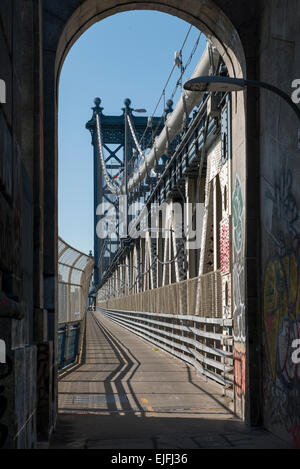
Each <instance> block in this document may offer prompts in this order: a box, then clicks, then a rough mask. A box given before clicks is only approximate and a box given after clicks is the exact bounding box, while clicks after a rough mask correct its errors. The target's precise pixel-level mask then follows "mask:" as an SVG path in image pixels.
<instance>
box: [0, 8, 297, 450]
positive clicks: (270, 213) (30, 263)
mask: <svg viewBox="0 0 300 469" xmlns="http://www.w3.org/2000/svg"><path fill="white" fill-rule="evenodd" d="M136 8H144V9H156V10H160V11H164V12H167V13H171V14H174V15H177V16H179V17H180V18H182V19H185V20H187V21H189V22H191V23H192V24H194V25H195V26H198V27H199V28H201V29H202V30H203V32H204V33H205V34H206V35H208V36H210V37H211V38H212V40H213V41H214V43H215V44H216V45H217V46H218V48H219V51H220V53H221V54H222V55H223V57H224V60H225V62H226V64H227V66H228V68H229V71H230V74H231V75H232V76H244V77H247V78H253V79H264V80H266V81H270V82H271V83H273V84H278V85H279V86H280V87H281V88H283V89H285V90H286V91H287V92H290V91H291V88H290V84H291V81H292V80H293V79H294V78H300V77H297V70H298V69H299V56H300V54H299V27H298V25H299V19H300V18H299V6H298V1H297V0H260V1H256V0H253V1H251V2H249V1H248V0H239V1H238V2H237V1H236V0H186V1H184V2H178V1H177V0H168V1H165V2H160V1H159V0H152V1H148V2H143V1H139V0H136V1H135V2H134V3H130V2H128V4H124V2H121V1H118V0H85V1H82V0H63V1H62V0H2V1H1V2H0V19H1V21H0V64H1V69H0V74H1V76H0V78H1V79H4V80H5V81H6V84H7V104H5V105H2V106H1V107H0V132H1V138H0V181H1V184H0V211H1V220H0V224H1V230H0V232H1V236H0V259H1V260H0V271H1V272H0V278H1V285H0V290H1V295H5V296H1V298H3V300H2V299H1V301H2V303H1V308H0V331H1V336H0V338H1V339H5V340H6V341H7V350H8V365H7V366H5V367H4V368H3V367H2V365H0V367H1V368H0V380H1V381H0V385H1V386H0V398H1V399H0V418H1V424H0V425H1V426H0V432H1V434H0V445H1V446H20V447H21V446H22V447H29V446H31V445H34V444H35V440H36V431H35V425H36V423H37V422H38V433H39V438H43V437H44V438H47V437H48V436H49V433H50V432H51V428H52V426H53V424H54V422H53V417H52V416H53V415H55V411H56V407H55V393H56V385H55V381H53V379H52V378H53V376H55V373H56V370H55V366H53V363H55V360H56V358H55V356H56V344H55V342H56V334H55V331H56V321H57V319H56V311H57V300H56V298H57V285H56V278H57V257H56V256H57V253H56V243H57V90H58V80H59V72H60V70H61V67H62V64H63V61H64V58H65V57H66V54H67V53H68V50H69V49H70V47H71V46H72V44H73V43H74V42H75V41H76V39H77V38H78V37H79V36H80V35H81V34H82V33H83V32H84V31H85V30H86V29H87V28H88V27H89V26H91V25H92V24H93V23H95V22H96V21H98V20H101V19H102V18H104V17H106V16H109V15H111V14H113V13H116V12H118V11H126V10H131V9H136ZM297 8H298V11H297ZM297 67H298V68H297ZM298 127H299V125H298V123H297V122H296V120H295V117H294V116H293V115H292V113H290V112H289V110H288V109H287V108H286V105H285V104H284V103H283V102H282V101H281V100H280V99H279V98H278V99H277V98H275V97H274V95H271V94H270V93H267V92H261V93H259V92H258V91H257V90H250V89H249V90H248V91H247V92H246V93H244V94H243V93H241V94H238V95H235V94H234V95H233V142H232V143H233V161H232V197H233V198H232V204H233V238H234V239H236V243H234V257H233V270H234V276H233V282H232V283H233V285H232V288H233V299H234V305H233V306H234V311H235V315H236V324H237V325H239V327H237V328H236V331H235V335H236V337H235V339H236V340H235V348H236V365H235V366H236V381H237V390H238V393H237V395H236V403H237V411H238V413H239V414H240V415H242V416H243V417H244V418H245V420H246V421H247V422H249V423H252V424H259V423H262V422H263V423H264V424H265V425H266V426H267V427H268V428H270V429H271V430H272V431H275V432H277V433H278V434H280V435H281V436H283V437H284V438H287V439H288V440H289V441H291V440H293V441H294V442H295V444H299V419H300V412H299V407H298V406H299V370H298V368H295V367H293V366H290V365H289V364H290V361H289V360H288V355H287V351H288V350H290V349H289V340H290V338H291V336H292V332H291V331H292V330H293V334H299V332H297V331H299V324H298V323H299V307H298V306H299V302H298V296H297V294H298V277H299V254H298V251H297V249H298V242H299V241H298V240H299V230H300V226H299V221H298V215H297V210H298V205H299V203H300V200H299V198H300V194H299V181H298V179H299V171H298V174H297V171H296V168H297V165H298V158H299V151H298V150H297V149H296V134H297V128H298ZM294 136H295V140H294ZM44 174H45V175H46V176H47V177H44ZM238 240H240V241H238ZM235 279H236V280H235ZM278 279H283V280H282V281H281V282H280V281H279V280H278ZM3 301H4V302H3ZM7 301H8V303H7ZM22 317H23V319H20V318H22ZM17 318H19V319H17ZM262 341H263V348H262V346H261V345H262ZM35 357H37V358H35ZM297 373H298V374H297ZM297 376H298V377H297ZM14 390H16V392H14ZM23 390H25V391H23ZM24 396H25V397H24ZM35 396H37V397H35Z"/></svg>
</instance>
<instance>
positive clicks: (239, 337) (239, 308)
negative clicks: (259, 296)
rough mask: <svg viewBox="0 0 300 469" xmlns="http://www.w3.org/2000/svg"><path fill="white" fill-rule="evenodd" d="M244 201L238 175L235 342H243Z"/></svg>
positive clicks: (234, 202)
mask: <svg viewBox="0 0 300 469" xmlns="http://www.w3.org/2000/svg"><path fill="white" fill-rule="evenodd" d="M243 216H244V199H243V193H242V185H241V181H240V178H239V176H238V175H236V177H235V188H234V192H233V197H232V224H233V244H234V264H233V269H232V277H233V318H234V339H235V341H236V342H245V340H246V327H245V269H244V263H243V260H242V246H243V241H244V230H243V226H244V225H243V223H244V222H243Z"/></svg>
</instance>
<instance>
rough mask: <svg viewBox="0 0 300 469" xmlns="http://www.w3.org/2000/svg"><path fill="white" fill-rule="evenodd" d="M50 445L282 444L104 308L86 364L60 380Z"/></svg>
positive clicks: (91, 319)
mask: <svg viewBox="0 0 300 469" xmlns="http://www.w3.org/2000/svg"><path fill="white" fill-rule="evenodd" d="M59 408H60V416H59V422H58V426H57V430H56V432H55V434H54V436H53V438H52V445H51V448H91V449H92V448H116V449H118V448H119V449H124V448H137V449H138V448H183V449H190V448H241V447H243V448H246V447H247V448H273V447H274V448H285V447H286V444H285V443H284V442H282V441H281V440H279V439H277V438H276V437H274V436H272V435H271V434H269V433H268V432H265V431H264V430H262V429H250V428H249V427H246V426H245V425H244V424H243V423H241V422H240V420H238V419H237V418H236V417H235V416H234V415H233V414H232V413H231V412H230V411H229V410H228V408H227V403H226V401H225V399H224V397H223V396H222V390H221V387H219V386H218V385H217V384H214V383H212V382H211V381H205V380H204V379H203V378H201V377H199V376H197V374H196V372H195V371H194V370H193V369H191V368H189V367H187V366H186V365H185V364H184V363H183V362H180V361H179V360H176V359H174V358H172V357H171V356H170V355H168V354H166V353H164V352H162V351H159V350H157V349H156V348H155V347H154V346H152V345H151V344H149V343H148V342H146V341H144V340H143V339H141V338H138V337H137V336H135V335H134V334H132V333H131V332H128V331H126V330H125V329H123V328H122V327H121V326H118V325H116V324H114V323H112V322H111V321H110V320H108V319H107V318H104V317H103V316H102V315H101V313H99V312H96V313H94V315H92V314H90V313H89V314H88V316H87V333H86V344H85V353H84V362H83V364H82V365H81V366H79V367H77V369H75V370H73V371H71V372H70V373H68V374H66V375H65V376H64V377H63V378H62V379H61V380H60V382H59Z"/></svg>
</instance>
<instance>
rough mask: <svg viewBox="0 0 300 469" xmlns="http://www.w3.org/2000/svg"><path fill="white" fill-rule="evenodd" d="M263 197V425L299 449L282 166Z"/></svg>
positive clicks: (298, 282)
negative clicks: (266, 254) (266, 212)
mask: <svg viewBox="0 0 300 469" xmlns="http://www.w3.org/2000/svg"><path fill="white" fill-rule="evenodd" d="M265 196H266V199H267V200H268V201H269V202H270V203H271V204H272V205H271V211H270V217H271V218H270V221H269V223H267V224H265V228H266V231H267V233H268V235H269V239H268V249H269V250H270V251H271V253H273V256H272V257H270V258H268V260H267V262H266V267H265V275H264V292H263V295H264V296H263V306H264V360H263V365H264V368H263V374H264V376H263V383H264V414H265V423H266V425H267V426H268V428H270V429H271V430H272V431H275V432H276V433H278V434H279V435H280V436H285V437H286V438H287V439H288V438H290V437H292V440H293V443H294V445H295V447H297V448H300V364H299V363H296V362H295V361H294V360H293V359H292V356H293V352H294V350H295V349H294V348H293V342H294V341H295V340H297V339H299V338H300V242H299V227H298V226H297V223H298V219H299V215H298V213H299V212H298V207H297V203H296V197H295V195H294V193H293V175H292V172H291V171H290V170H286V168H285V167H283V168H282V171H280V172H277V173H275V175H274V186H273V187H272V189H267V190H266V192H265Z"/></svg>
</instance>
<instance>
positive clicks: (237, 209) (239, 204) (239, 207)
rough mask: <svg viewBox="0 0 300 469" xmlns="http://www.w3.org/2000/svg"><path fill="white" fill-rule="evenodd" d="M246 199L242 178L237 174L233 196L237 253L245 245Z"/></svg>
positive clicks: (234, 241)
mask: <svg viewBox="0 0 300 469" xmlns="http://www.w3.org/2000/svg"><path fill="white" fill-rule="evenodd" d="M243 215H244V200H243V193H242V185H241V181H240V178H239V177H238V175H237V174H236V176H235V188H234V192H233V196H232V223H233V243H234V249H235V253H236V254H240V252H241V250H242V245H243V236H244V234H243Z"/></svg>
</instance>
